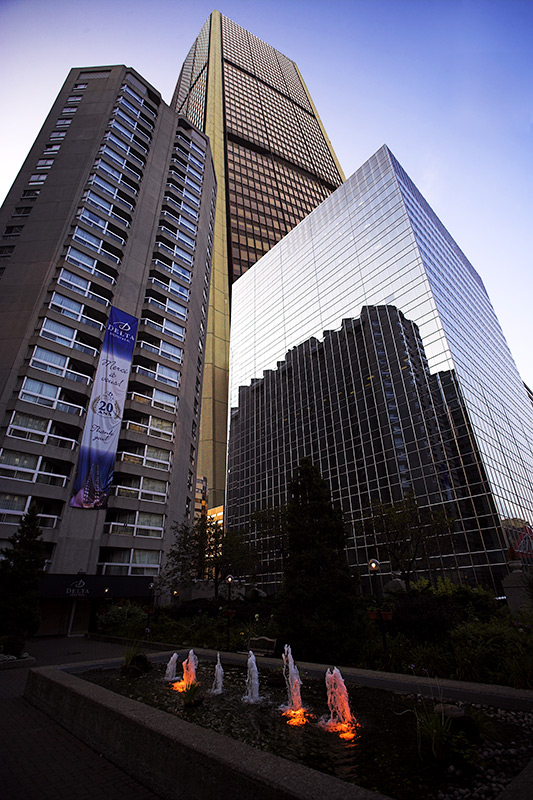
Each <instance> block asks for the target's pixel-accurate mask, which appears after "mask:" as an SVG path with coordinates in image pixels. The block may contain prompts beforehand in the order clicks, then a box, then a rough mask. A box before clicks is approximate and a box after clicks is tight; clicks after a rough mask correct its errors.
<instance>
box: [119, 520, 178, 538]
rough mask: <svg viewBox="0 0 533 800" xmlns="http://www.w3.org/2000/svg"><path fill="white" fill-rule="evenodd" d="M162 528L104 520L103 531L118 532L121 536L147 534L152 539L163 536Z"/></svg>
mask: <svg viewBox="0 0 533 800" xmlns="http://www.w3.org/2000/svg"><path fill="white" fill-rule="evenodd" d="M163 530H164V529H163V528H154V527H152V526H148V525H130V524H128V523H127V522H106V523H105V524H104V532H105V533H108V534H114V533H115V534H117V533H118V534H120V535H122V536H124V535H126V536H147V537H150V538H152V539H162V538H163Z"/></svg>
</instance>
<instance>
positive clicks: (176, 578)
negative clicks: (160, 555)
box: [160, 516, 250, 599]
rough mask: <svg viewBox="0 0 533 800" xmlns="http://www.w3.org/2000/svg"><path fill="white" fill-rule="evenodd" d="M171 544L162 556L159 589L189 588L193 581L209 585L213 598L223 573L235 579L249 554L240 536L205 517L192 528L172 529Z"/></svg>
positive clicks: (197, 520)
mask: <svg viewBox="0 0 533 800" xmlns="http://www.w3.org/2000/svg"><path fill="white" fill-rule="evenodd" d="M174 534H175V538H174V543H173V545H172V546H171V548H170V550H169V552H168V553H167V556H166V561H165V566H164V568H163V572H162V575H161V579H160V585H161V586H162V587H163V588H167V589H172V588H174V587H176V586H181V587H186V586H190V585H191V584H192V583H194V582H196V581H200V580H202V581H205V580H210V581H212V582H213V586H214V595H215V599H217V598H218V593H219V587H220V584H221V583H222V581H223V579H224V578H225V577H226V575H227V574H229V573H233V574H234V575H235V576H238V575H240V574H243V572H246V571H247V570H248V569H249V566H250V558H249V551H248V549H247V548H246V547H245V545H244V543H243V540H242V536H241V535H240V534H239V533H238V532H236V531H231V530H224V527H223V526H222V525H221V524H220V523H218V522H215V521H214V520H212V519H209V518H208V517H205V516H202V517H199V518H197V519H195V520H194V522H193V524H192V525H188V524H187V523H182V524H181V525H175V526H174Z"/></svg>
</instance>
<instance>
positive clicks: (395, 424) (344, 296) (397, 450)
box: [227, 147, 533, 585]
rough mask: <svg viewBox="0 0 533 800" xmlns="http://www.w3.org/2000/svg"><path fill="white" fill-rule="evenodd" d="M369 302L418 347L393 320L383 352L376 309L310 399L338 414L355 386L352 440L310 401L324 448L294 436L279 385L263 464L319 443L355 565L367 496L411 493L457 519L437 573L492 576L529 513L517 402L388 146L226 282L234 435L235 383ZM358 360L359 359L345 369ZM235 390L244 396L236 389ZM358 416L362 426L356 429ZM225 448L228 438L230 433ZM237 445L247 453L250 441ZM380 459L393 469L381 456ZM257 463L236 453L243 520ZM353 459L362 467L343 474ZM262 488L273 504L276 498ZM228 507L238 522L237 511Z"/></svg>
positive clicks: (479, 312)
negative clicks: (280, 436)
mask: <svg viewBox="0 0 533 800" xmlns="http://www.w3.org/2000/svg"><path fill="white" fill-rule="evenodd" d="M370 305H372V306H378V307H388V308H394V309H395V310H397V312H396V311H395V313H399V312H402V314H403V319H404V320H406V321H407V324H408V325H412V324H413V323H414V324H415V325H416V326H417V330H418V331H419V335H420V348H418V349H413V348H412V347H411V348H409V346H408V344H409V342H408V340H409V339H413V336H414V334H409V335H407V333H406V330H404V331H403V333H402V334H401V342H403V344H402V343H401V342H400V343H394V337H392V338H391V333H390V331H389V345H388V346H387V345H386V338H385V328H386V327H387V326H389V327H390V324H389V322H387V326H385V327H384V326H383V322H382V320H380V319H376V320H375V322H376V330H375V331H374V333H373V335H372V337H370V339H368V340H367V341H366V343H361V344H360V346H359V347H358V348H356V351H354V352H355V355H354V352H352V354H351V355H350V357H349V358H347V361H346V365H345V366H342V367H341V364H340V363H336V364H333V363H332V364H331V368H330V369H326V370H325V372H324V385H323V386H321V388H320V387H318V388H317V389H316V392H315V394H316V393H318V397H315V398H314V401H313V402H314V403H316V404H318V405H319V404H320V402H321V401H322V402H323V403H327V402H330V403H332V404H333V399H332V398H333V397H334V398H335V402H334V407H336V408H338V409H339V408H340V406H339V399H338V393H339V392H341V393H342V392H343V391H344V392H345V391H346V387H347V386H348V385H350V386H351V388H350V389H349V391H354V392H355V393H356V394H357V392H362V393H363V394H364V395H368V400H366V401H365V403H364V408H365V411H364V413H363V412H362V411H361V408H362V406H353V403H354V402H355V400H354V399H353V398H352V400H351V401H350V402H351V403H352V406H353V411H352V413H351V416H350V419H352V423H351V424H353V425H354V426H355V427H356V428H358V430H357V432H356V433H353V435H352V434H351V433H349V432H348V431H339V426H341V413H340V410H338V411H337V413H336V414H332V413H330V414H329V416H328V415H325V412H324V411H321V416H322V418H323V419H325V420H326V421H327V424H326V423H324V424H325V425H326V427H325V428H324V434H322V433H319V430H318V428H317V429H316V430H315V431H313V430H312V431H311V432H310V436H311V437H313V435H315V436H316V437H317V438H318V439H320V438H321V436H324V437H325V440H324V442H322V444H320V443H319V444H316V445H312V444H311V441H308V442H306V441H305V437H304V442H303V443H302V441H301V437H298V436H297V435H296V434H295V430H299V425H300V423H299V422H298V420H297V419H296V418H295V417H294V418H292V417H291V414H292V413H294V414H296V412H297V410H298V406H299V405H301V406H302V407H303V408H302V409H300V413H301V414H302V416H306V415H307V416H308V415H309V411H308V409H307V405H309V403H306V402H304V395H302V396H301V397H300V400H299V401H298V402H292V404H291V401H290V400H289V397H290V394H288V395H284V394H283V393H282V394H281V395H280V398H279V402H278V401H276V402H277V406H276V407H277V408H278V410H279V413H280V414H281V413H283V423H284V425H285V427H284V426H283V425H281V423H279V421H278V425H281V428H278V429H281V430H283V431H284V436H285V445H284V447H285V449H283V448H282V450H281V452H280V454H279V455H278V456H277V464H278V469H283V463H284V461H287V460H288V461H291V460H292V461H293V460H294V459H295V453H296V452H298V454H299V455H311V456H313V455H314V451H313V447H315V448H317V449H318V450H319V449H320V448H321V447H322V448H326V451H327V452H326V455H323V456H321V458H320V460H321V466H322V471H323V474H324V477H325V478H327V479H328V480H329V481H330V484H331V487H332V494H333V498H334V499H335V500H337V502H339V503H341V504H343V507H344V508H345V510H346V507H347V506H348V513H347V521H348V522H350V523H351V524H352V534H351V540H350V542H349V545H348V549H349V550H351V551H352V556H353V559H352V560H353V563H357V564H358V565H359V566H360V568H361V569H362V571H363V572H364V571H365V559H364V557H362V556H361V554H362V553H364V552H365V548H366V552H368V544H369V542H368V541H361V540H360V539H359V540H357V536H358V533H357V531H358V530H359V531H360V528H361V525H363V526H364V524H365V520H368V518H369V516H370V513H371V512H370V509H369V502H372V501H383V502H390V501H391V500H392V501H394V500H399V499H400V498H401V496H402V495H405V493H407V492H409V491H413V492H415V494H416V495H417V497H418V498H419V499H420V500H421V502H422V503H423V504H425V505H427V506H431V505H433V504H436V503H438V504H440V503H445V504H447V505H448V507H449V511H450V513H451V514H452V515H453V516H454V517H455V519H456V524H455V532H454V541H453V547H452V550H451V551H450V559H448V567H450V568H451V566H452V565H453V568H454V569H457V570H459V571H462V572H463V574H464V575H467V576H469V577H471V578H473V579H474V580H476V581H483V582H486V583H489V582H491V581H492V583H493V585H498V583H499V580H500V578H501V577H502V574H503V573H504V571H505V562H506V551H507V547H508V545H509V544H510V543H511V544H515V539H516V531H517V529H518V530H520V529H521V528H523V527H524V526H526V525H527V524H530V523H531V520H532V519H533V414H532V406H531V404H530V402H529V399H528V396H527V394H526V390H525V389H524V385H523V383H522V381H521V380H520V376H519V374H518V372H517V369H516V366H515V364H514V362H513V359H512V356H511V354H510V352H509V348H508V346H507V344H506V342H505V338H504V336H503V333H502V331H501V329H500V326H499V324H498V320H497V318H496V315H495V313H494V310H493V308H492V306H491V304H490V301H489V298H488V296H487V293H486V290H485V288H484V286H483V282H482V281H481V278H480V277H479V275H478V274H477V273H476V271H475V270H474V268H473V267H472V265H471V264H470V262H469V261H468V259H467V258H466V257H465V255H464V254H463V253H462V252H461V250H460V248H459V247H458V245H457V244H456V243H455V241H454V240H453V239H452V237H451V236H450V234H449V233H448V231H446V229H445V228H444V226H443V225H442V223H441V222H440V221H439V220H438V218H437V217H436V215H435V213H434V212H433V211H432V209H431V208H430V207H429V205H428V204H427V202H426V201H425V200H424V198H423V197H422V196H421V194H420V192H419V191H418V190H417V189H416V187H415V186H414V184H413V183H412V181H411V180H410V179H409V177H408V176H407V175H406V173H405V172H404V170H403V169H402V167H401V166H400V164H399V163H398V162H397V161H396V159H395V158H394V156H393V155H392V153H391V152H390V151H389V150H388V148H387V147H382V148H381V149H380V150H379V151H378V152H377V153H376V154H375V155H374V156H373V157H372V158H370V159H369V160H368V161H367V162H366V163H365V164H364V165H363V166H362V167H361V168H360V169H359V170H357V172H356V173H355V174H354V175H352V177H351V178H349V179H348V180H347V181H346V183H345V184H344V185H343V186H342V187H340V188H339V189H338V190H337V191H336V192H335V193H334V194H333V195H332V196H331V197H329V198H328V199H327V200H325V201H324V202H323V203H322V205H321V206H319V207H318V208H317V209H316V210H315V211H313V212H312V213H311V214H310V215H309V216H308V217H307V218H306V219H305V220H304V221H303V222H301V223H300V224H299V225H298V226H297V227H296V228H295V229H294V230H293V231H291V232H290V233H289V234H288V235H287V236H286V237H285V238H284V239H283V240H282V241H281V242H279V243H278V244H277V245H276V246H275V247H274V248H273V249H272V250H271V251H270V252H269V253H267V254H266V255H265V256H263V258H262V259H261V260H260V261H259V262H258V263H257V264H256V265H255V266H254V267H253V268H252V269H251V270H249V271H248V272H247V273H246V274H245V275H243V276H242V277H241V278H239V280H238V281H237V282H236V283H235V284H234V286H233V308H232V342H231V384H230V389H231V394H230V402H231V405H232V406H233V407H235V408H236V409H237V410H236V412H235V420H236V422H237V430H238V429H239V426H240V422H239V415H240V413H241V410H240V400H239V395H238V390H239V387H240V386H247V385H249V384H250V383H252V386H251V389H250V390H249V391H250V392H252V393H253V391H254V386H255V381H257V380H260V379H262V376H263V373H264V371H265V370H267V374H266V376H265V378H264V385H265V386H266V385H267V384H269V382H271V381H272V383H274V379H273V378H270V377H269V373H268V370H276V369H281V368H282V367H281V366H280V365H278V362H281V361H283V359H285V354H286V353H287V351H289V350H291V348H294V347H298V346H299V345H301V344H302V343H303V342H308V341H309V342H311V341H312V337H315V338H316V339H319V338H322V336H324V349H327V348H326V345H327V347H330V342H331V340H332V337H331V336H329V335H325V334H324V333H323V332H324V331H328V330H331V329H339V328H340V327H341V325H342V321H343V320H349V319H351V318H354V317H361V318H363V316H364V315H363V311H362V309H363V307H364V306H370ZM387 318H388V319H391V317H390V313H388V316H387ZM372 324H373V322H372ZM396 327H397V326H396ZM400 327H403V328H405V324H404V323H403V322H402V324H401V326H400ZM394 329H395V326H394V325H393V326H392V330H394ZM380 330H381V333H380ZM378 334H379V336H381V340H380V339H379V336H378ZM417 335H418V334H417ZM415 338H416V337H415ZM381 342H382V343H381ZM400 345H401V346H400ZM405 347H407V351H405ZM404 351H405V352H404ZM411 351H412V352H411ZM417 352H418V355H417ZM402 353H403V355H402ZM420 353H423V359H424V360H425V359H427V370H428V373H427V376H426V373H425V370H422V372H421V370H420V366H419V367H418V368H417V369H413V364H414V362H413V358H414V357H415V356H416V358H418V359H420ZM298 358H299V357H298ZM298 358H297V357H296V356H294V357H293V356H292V355H291V354H289V356H288V359H287V360H286V362H285V363H286V364H287V365H290V364H291V363H292V362H293V361H294V363H296V362H298V363H300V362H299V361H298ZM331 358H332V356H330V359H331ZM343 358H344V356H343ZM339 359H341V356H340V355H339ZM354 359H356V362H354ZM345 360H346V359H345ZM402 362H403V363H402ZM325 363H327V362H325ZM361 363H364V364H366V366H365V367H364V368H362V369H361V370H360V369H359V367H360V364H361ZM342 364H344V361H342ZM342 369H346V370H349V371H350V372H351V375H350V378H349V381H348V379H347V378H344V377H343V378H342V380H340V377H339V375H340V373H341V371H342ZM358 370H359V373H358V374H359V377H358V378H357V380H356V373H357V372H358ZM402 373H404V376H403V377H402ZM411 373H412V374H411ZM395 374H396V376H397V378H398V380H396V381H394V380H393V378H394V375H395ZM405 376H410V381H411V382H412V387H411V388H412V391H413V392H414V396H413V397H412V398H411V399H410V400H409V402H408V403H406V401H405V397H404V395H405V386H406V383H405ZM400 378H401V379H400ZM298 381H299V384H298V385H300V386H303V385H304V384H305V383H306V381H305V380H304V379H303V378H302V377H300V378H298ZM276 385H277V384H276ZM317 386H318V385H317ZM424 387H425V388H424ZM319 388H320V391H319ZM265 391H266V390H265ZM291 391H292V390H291ZM241 393H242V395H243V401H244V402H248V401H247V400H246V397H247V396H248V395H247V393H246V392H243V390H241ZM256 393H257V394H258V395H260V393H261V392H260V391H257V392H256ZM439 398H440V399H439ZM401 407H404V409H405V410H404V413H403V415H402V414H400V413H399V409H400V408H401ZM372 409H374V411H373V412H372ZM262 413H263V412H259V411H258V415H257V420H256V423H257V424H255V423H253V422H252V423H251V425H252V427H251V428H250V431H252V430H253V431H254V434H253V435H254V436H255V437H259V436H262V435H265V436H266V432H265V434H263V432H262V430H261V426H260V423H261V420H262V419H265V417H264V416H262ZM343 413H347V412H343ZM407 417H411V418H412V423H413V424H414V426H415V427H414V429H413V430H414V431H415V434H416V435H413V434H412V432H411V433H410V434H409V435H406V431H407V428H406V427H405V421H404V422H402V419H404V420H405V419H407ZM370 418H372V423H371V424H368V423H369V420H370ZM328 420H329V421H328ZM365 420H366V421H365ZM362 422H364V423H365V425H367V428H368V430H367V431H366V433H365V434H364V435H363V430H362V429H361V423H362ZM247 424H248V423H247ZM254 424H255V427H254ZM291 426H292V427H291ZM409 430H410V429H409ZM364 436H368V437H370V442H371V443H370V444H369V445H368V446H369V447H370V450H365V441H366V440H365V438H364ZM358 437H360V438H358ZM330 440H331V448H329V444H328V443H329V442H330ZM256 441H257V439H256ZM237 442H238V444H237ZM347 445H349V446H347ZM233 446H234V441H233V435H231V436H230V470H231V472H230V476H229V479H228V480H229V485H228V509H227V513H228V519H229V520H230V522H231V521H232V520H233V515H234V512H235V508H236V506H235V505H234V503H237V505H238V504H239V503H240V502H241V501H240V500H238V499H237V498H238V497H239V493H240V492H241V488H243V487H241V486H237V485H234V483H233V481H234V480H235V481H241V482H242V480H244V478H243V475H242V473H241V472H240V467H239V466H238V463H239V459H240V458H241V456H240V455H239V453H238V452H237V450H235V452H233ZM235 446H236V447H239V448H242V447H243V439H242V436H241V435H240V434H239V437H238V439H237V440H235ZM244 446H245V448H251V447H252V439H249V440H248V442H247V443H246V444H245V445H244ZM257 446H258V448H259V449H260V447H259V445H257ZM330 451H331V452H330ZM423 453H424V454H425V455H424V457H423V458H422V454H423ZM372 454H373V455H372ZM399 454H401V456H402V458H401V459H400V457H399ZM244 458H245V460H246V459H248V456H244ZM343 458H344V459H345V461H344V462H343V464H344V466H343V467H342V468H339V466H338V464H339V459H341V460H342V459H343ZM390 459H392V461H391V462H390V463H391V464H393V465H396V466H394V467H389V466H387V460H389V461H390ZM421 459H422V460H421ZM263 462H264V459H262V458H258V459H256V460H255V461H254V459H248V460H247V464H248V467H249V471H250V477H247V478H246V479H248V480H250V481H251V482H252V483H253V485H255V486H258V485H260V486H261V492H259V493H258V492H255V491H254V494H253V495H252V496H250V498H249V500H248V509H247V514H248V516H249V514H250V513H252V512H253V511H256V510H262V509H263V508H266V507H267V506H268V505H269V496H270V495H271V496H272V497H274V498H276V493H275V492H271V489H272V487H271V486H270V485H268V484H267V480H268V476H269V474H270V472H269V470H268V468H265V466H264V463H263ZM362 465H364V472H365V475H364V476H363V475H361V477H358V476H357V471H358V470H359V469H361V467H362ZM369 467H371V468H370V469H369ZM400 467H402V468H400ZM254 470H257V474H254V477H253V480H252V477H251V473H253V472H254ZM343 470H345V472H346V473H347V474H348V475H350V473H352V474H353V477H351V478H349V481H348V482H349V487H348V486H347V485H346V481H345V482H344V485H343V483H342V480H341V482H340V483H337V484H336V483H335V481H336V480H337V479H338V478H339V476H340V478H341V479H342V474H343ZM274 471H275V470H274ZM421 480H422V481H423V485H422V484H421V483H420V481H421ZM281 491H282V492H283V491H286V488H285V487H282V489H281ZM232 498H233V499H232ZM277 498H278V500H279V501H280V502H281V499H280V495H279V493H278V495H277ZM237 515H238V516H239V520H238V522H239V524H243V513H242V506H241V507H240V510H239V511H238V512H237ZM358 526H359V527H358Z"/></svg>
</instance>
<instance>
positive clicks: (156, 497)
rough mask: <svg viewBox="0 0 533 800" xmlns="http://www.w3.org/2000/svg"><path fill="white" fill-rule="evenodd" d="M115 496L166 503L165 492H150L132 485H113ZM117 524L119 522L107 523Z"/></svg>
mask: <svg viewBox="0 0 533 800" xmlns="http://www.w3.org/2000/svg"><path fill="white" fill-rule="evenodd" d="M114 495H115V497H127V498H129V499H131V500H145V501H146V502H147V503H166V501H167V494H166V492H150V491H148V490H144V489H136V488H135V487H133V486H115V487H114ZM109 524H110V525H113V524H115V525H118V524H120V523H116V522H115V523H109Z"/></svg>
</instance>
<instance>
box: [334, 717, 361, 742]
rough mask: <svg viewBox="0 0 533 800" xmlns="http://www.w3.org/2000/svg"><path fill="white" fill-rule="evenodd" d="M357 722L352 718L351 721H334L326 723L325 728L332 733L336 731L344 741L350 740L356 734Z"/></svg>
mask: <svg viewBox="0 0 533 800" xmlns="http://www.w3.org/2000/svg"><path fill="white" fill-rule="evenodd" d="M360 727H361V726H360V725H359V723H358V722H356V721H355V720H352V721H351V722H336V723H333V724H327V725H326V728H327V730H328V731H332V733H338V734H339V738H340V739H344V740H345V741H351V740H352V739H355V737H356V736H357V733H356V729H357V728H360Z"/></svg>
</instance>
